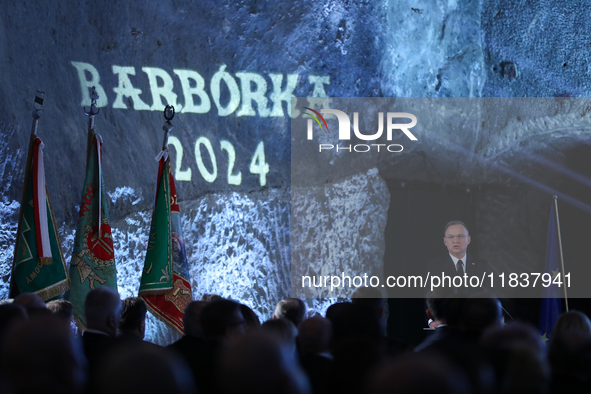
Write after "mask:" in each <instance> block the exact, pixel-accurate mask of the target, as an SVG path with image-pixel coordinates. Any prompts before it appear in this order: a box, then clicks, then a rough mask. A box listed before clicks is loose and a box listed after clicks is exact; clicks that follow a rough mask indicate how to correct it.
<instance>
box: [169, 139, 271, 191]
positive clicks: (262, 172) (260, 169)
mask: <svg viewBox="0 0 591 394" xmlns="http://www.w3.org/2000/svg"><path fill="white" fill-rule="evenodd" d="M168 145H169V146H170V145H172V146H173V147H174V149H175V151H176V156H175V160H176V162H175V164H174V177H175V179H176V180H177V181H188V182H190V181H192V179H193V173H192V171H191V168H190V167H188V168H187V169H185V170H183V169H182V163H183V145H182V144H181V141H180V140H179V139H178V138H177V137H174V136H170V137H168ZM202 147H203V148H204V149H201V148H202ZM220 149H221V150H222V151H225V152H226V153H227V155H228V172H227V178H226V180H227V182H228V185H235V186H240V185H241V184H242V171H240V169H239V168H236V149H234V146H233V145H232V143H231V142H230V141H227V140H221V141H220ZM204 153H206V154H205V155H204ZM204 156H207V157H204ZM206 163H207V164H206ZM195 164H197V168H198V169H199V174H200V175H201V177H202V178H203V179H204V180H205V181H207V182H209V183H212V182H214V181H215V180H216V179H217V176H218V166H217V157H216V155H215V152H214V150H213V145H212V143H211V141H210V140H209V138H207V137H204V136H201V137H199V138H198V139H197V141H195ZM210 168H211V171H210ZM269 170H270V166H269V163H267V162H266V160H265V144H264V143H263V141H260V142H259V143H258V145H257V147H256V149H255V151H254V153H253V155H252V158H251V160H250V166H249V171H250V173H251V174H254V175H257V176H258V179H259V184H260V185H261V186H265V185H266V184H267V174H268V173H269Z"/></svg>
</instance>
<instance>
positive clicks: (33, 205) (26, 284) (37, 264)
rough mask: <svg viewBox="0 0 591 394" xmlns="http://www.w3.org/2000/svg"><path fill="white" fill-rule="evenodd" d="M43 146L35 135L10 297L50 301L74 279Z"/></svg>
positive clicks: (25, 187)
mask: <svg viewBox="0 0 591 394" xmlns="http://www.w3.org/2000/svg"><path fill="white" fill-rule="evenodd" d="M43 147H44V145H43V142H42V141H41V139H39V138H38V137H37V136H36V135H35V134H33V135H31V142H30V144H29V154H28V157H27V167H26V170H25V185H24V190H23V198H22V204H21V207H20V214H19V221H18V231H17V238H16V243H15V248H14V260H13V268H12V278H11V286H10V297H16V296H17V295H19V294H22V293H36V294H38V295H39V296H41V298H43V299H44V300H46V301H47V300H49V299H51V298H54V297H56V296H59V295H60V294H61V293H63V292H64V291H66V290H68V288H69V287H70V277H69V276H68V271H67V268H66V262H65V260H64V256H63V253H62V248H61V244H60V239H59V234H58V231H57V227H56V224H55V218H54V216H53V209H52V208H51V201H50V200H49V194H48V193H47V188H46V187H45V169H44V165H43Z"/></svg>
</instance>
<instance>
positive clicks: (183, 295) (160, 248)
mask: <svg viewBox="0 0 591 394" xmlns="http://www.w3.org/2000/svg"><path fill="white" fill-rule="evenodd" d="M157 160H158V162H159V166H158V179H157V182H156V201H155V204H154V213H153V215H152V224H151V226H150V236H149V239H148V250H147V251H146V260H145V263H144V269H143V271H142V279H141V282H140V289H139V296H140V297H141V298H142V299H143V300H144V301H145V302H146V305H147V306H148V309H149V310H150V312H152V314H154V316H156V317H157V318H158V319H160V320H162V321H163V322H164V323H166V324H167V325H168V326H170V327H172V328H174V329H175V330H176V331H177V332H179V333H180V334H183V333H184V325H183V317H184V314H185V308H186V307H187V304H188V303H189V302H191V301H192V299H193V297H192V293H191V283H190V282H189V268H188V265H187V255H186V253H185V241H184V239H183V232H182V228H181V215H180V209H179V203H178V197H177V194H176V187H175V184H174V178H173V176H172V174H171V173H170V160H169V158H168V151H167V150H164V151H162V153H161V154H159V155H158V157H157Z"/></svg>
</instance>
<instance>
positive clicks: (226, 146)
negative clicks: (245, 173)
mask: <svg viewBox="0 0 591 394" xmlns="http://www.w3.org/2000/svg"><path fill="white" fill-rule="evenodd" d="M220 148H222V150H225V151H226V152H228V184H229V185H240V184H241V183H242V172H240V171H238V174H236V175H232V172H233V171H234V162H235V161H236V151H235V150H234V146H232V144H231V143H229V142H228V141H226V140H221V141H220Z"/></svg>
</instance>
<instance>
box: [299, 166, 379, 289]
mask: <svg viewBox="0 0 591 394" xmlns="http://www.w3.org/2000/svg"><path fill="white" fill-rule="evenodd" d="M389 204H390V194H389V193H388V189H387V187H386V184H385V182H384V181H383V180H382V179H381V178H380V176H379V175H378V172H377V170H376V169H373V170H369V171H368V172H367V174H358V175H354V176H351V177H348V178H346V179H342V180H335V182H334V183H332V184H329V185H326V186H324V187H310V188H305V187H298V188H294V189H292V222H291V235H292V244H291V247H292V261H291V264H292V276H291V283H292V292H293V294H295V295H296V296H298V297H306V298H322V297H324V298H337V297H341V298H348V297H351V294H352V292H353V291H354V290H355V287H354V285H355V284H354V285H353V286H346V287H338V288H336V289H331V288H328V287H325V286H324V285H322V286H318V287H315V286H310V285H306V286H305V287H303V286H302V284H303V283H302V281H303V277H304V276H307V277H311V278H313V280H314V283H315V284H316V285H319V281H322V277H324V276H327V275H328V276H332V275H335V274H337V275H340V274H341V273H342V274H344V275H345V276H349V277H351V278H353V277H355V276H363V275H364V274H365V275H367V276H368V277H371V276H377V277H378V278H379V280H380V281H382V283H383V278H382V273H383V261H384V236H383V234H384V229H385V227H386V219H387V217H388V206H389ZM360 283H361V282H359V283H357V286H356V287H360V286H361V284H360ZM366 283H367V285H368V286H369V282H367V279H366ZM329 284H330V282H329Z"/></svg>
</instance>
